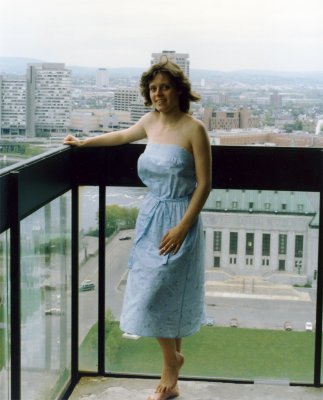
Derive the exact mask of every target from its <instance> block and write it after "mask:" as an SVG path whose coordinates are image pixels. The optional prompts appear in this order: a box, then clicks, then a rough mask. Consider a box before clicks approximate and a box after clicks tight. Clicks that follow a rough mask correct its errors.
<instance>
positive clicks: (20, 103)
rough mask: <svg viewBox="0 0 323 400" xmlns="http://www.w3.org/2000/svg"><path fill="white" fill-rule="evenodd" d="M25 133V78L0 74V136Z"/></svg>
mask: <svg viewBox="0 0 323 400" xmlns="http://www.w3.org/2000/svg"><path fill="white" fill-rule="evenodd" d="M25 133H26V80H25V79H24V78H23V77H21V78H9V77H8V78H6V77H3V76H0V137H1V136H2V135H6V136H24V135H25Z"/></svg>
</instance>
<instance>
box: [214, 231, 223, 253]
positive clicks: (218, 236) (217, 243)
mask: <svg viewBox="0 0 323 400" xmlns="http://www.w3.org/2000/svg"><path fill="white" fill-rule="evenodd" d="M221 241H222V232H220V231H214V232H213V251H221Z"/></svg>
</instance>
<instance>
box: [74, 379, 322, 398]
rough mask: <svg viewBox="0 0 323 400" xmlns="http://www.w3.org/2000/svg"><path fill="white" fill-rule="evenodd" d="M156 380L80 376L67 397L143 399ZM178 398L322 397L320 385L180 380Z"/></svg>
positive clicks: (148, 393)
mask: <svg viewBox="0 0 323 400" xmlns="http://www.w3.org/2000/svg"><path fill="white" fill-rule="evenodd" d="M156 382H157V380H156V381H155V380H150V379H125V378H106V377H95V378H92V377H91V378H82V379H81V380H80V382H79V384H78V385H77V386H76V388H75V390H74V392H73V393H72V395H71V396H70V398H69V399H70V400H80V399H89V400H90V399H91V400H99V399H100V400H105V399H107V400H146V399H147V397H148V396H149V395H150V394H151V393H152V388H154V386H155V385H156ZM180 390H181V395H180V396H179V397H177V399H178V400H289V399H291V400H316V399H317V400H319V399H320V400H322V397H323V388H319V389H318V388H313V387H301V386H288V385H278V384H275V385H274V384H271V385H270V384H231V383H209V382H187V381H185V382H184V381H182V382H180Z"/></svg>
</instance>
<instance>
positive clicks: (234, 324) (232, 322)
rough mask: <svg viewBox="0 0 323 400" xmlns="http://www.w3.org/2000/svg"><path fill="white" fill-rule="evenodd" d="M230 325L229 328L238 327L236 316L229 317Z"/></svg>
mask: <svg viewBox="0 0 323 400" xmlns="http://www.w3.org/2000/svg"><path fill="white" fill-rule="evenodd" d="M230 326H231V328H238V326H239V322H238V320H237V318H231V321H230Z"/></svg>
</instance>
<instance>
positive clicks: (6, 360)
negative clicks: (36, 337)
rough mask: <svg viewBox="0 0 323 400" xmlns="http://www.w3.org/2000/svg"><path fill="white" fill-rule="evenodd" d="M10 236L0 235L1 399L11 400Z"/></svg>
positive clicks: (5, 233)
mask: <svg viewBox="0 0 323 400" xmlns="http://www.w3.org/2000/svg"><path fill="white" fill-rule="evenodd" d="M9 243H10V234H9V231H6V232H4V233H2V234H1V235H0V398H1V399H4V400H6V399H9V393H10V381H9V378H10V374H9V371H10V347H9V343H10V338H9V335H10V320H9V316H10V312H9V308H10V301H9V299H10V297H9V296H10V283H9V276H10V269H9V262H10V260H9V248H10V246H9Z"/></svg>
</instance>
